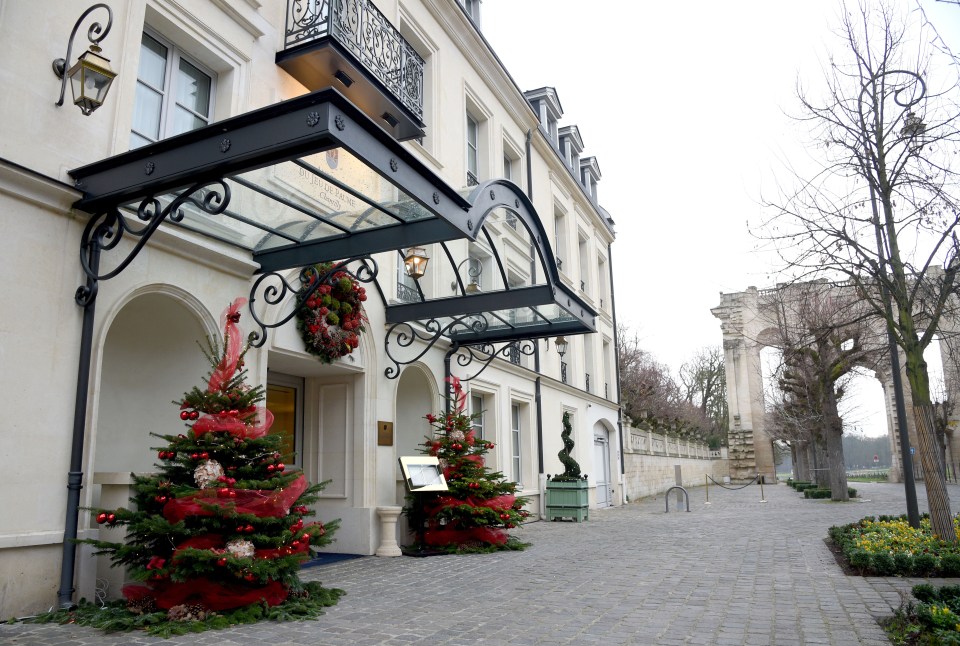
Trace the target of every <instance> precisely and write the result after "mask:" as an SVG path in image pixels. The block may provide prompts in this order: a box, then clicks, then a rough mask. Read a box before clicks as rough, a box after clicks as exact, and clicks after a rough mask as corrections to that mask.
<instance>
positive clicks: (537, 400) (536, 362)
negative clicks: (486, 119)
mask: <svg viewBox="0 0 960 646" xmlns="http://www.w3.org/2000/svg"><path fill="white" fill-rule="evenodd" d="M532 141H533V130H527V137H526V142H525V147H526V155H527V199H529V200H530V202H531V203H532V202H533V164H532V163H531V159H532V158H531V156H530V153H531V148H532V145H531V142H532ZM535 258H536V253H535V250H534V248H533V243H532V242H531V243H530V280H531V281H532V282H536V280H537V263H536V262H535V260H534V259H535ZM534 344H535V345H534V349H533V370H534V372H536V373H537V379H536V381H534V382H533V389H534V390H533V401H534V407H535V408H536V415H537V469H538V473H539V476H538V478H537V482H538V483H539V482H540V480H542V479H543V473H544V470H543V400H542V398H541V396H540V393H541V390H540V384H541V381H540V380H541V377H540V340H539V339H536V340H534ZM540 506H541V508H542V507H543V504H542V496H541V505H540Z"/></svg>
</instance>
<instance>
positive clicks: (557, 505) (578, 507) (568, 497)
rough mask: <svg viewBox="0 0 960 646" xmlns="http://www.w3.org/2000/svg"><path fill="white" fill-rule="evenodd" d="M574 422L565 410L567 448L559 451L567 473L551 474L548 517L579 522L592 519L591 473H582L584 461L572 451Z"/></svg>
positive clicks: (559, 456) (548, 488) (564, 444)
mask: <svg viewBox="0 0 960 646" xmlns="http://www.w3.org/2000/svg"><path fill="white" fill-rule="evenodd" d="M571 433H573V426H572V425H571V424H570V413H567V412H565V413H564V414H563V432H562V433H560V438H561V439H562V440H563V449H561V450H560V452H559V453H557V457H558V458H560V462H561V463H563V469H564V470H563V473H561V474H560V475H556V476H553V477H552V478H551V477H550V476H549V475H548V476H547V505H546V507H547V520H556V519H558V518H573V519H574V520H576V521H577V522H578V523H579V522H581V521H584V520H588V519H589V506H590V502H589V498H588V496H587V476H586V474H584V475H580V464H579V463H577V461H576V460H574V459H573V457H572V456H571V455H570V452H571V451H573V446H574V442H573V439H572V438H571V437H570V435H571Z"/></svg>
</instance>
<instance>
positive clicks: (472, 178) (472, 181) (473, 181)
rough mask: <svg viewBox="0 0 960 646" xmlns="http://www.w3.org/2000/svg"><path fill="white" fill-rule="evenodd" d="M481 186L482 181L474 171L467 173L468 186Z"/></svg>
mask: <svg viewBox="0 0 960 646" xmlns="http://www.w3.org/2000/svg"><path fill="white" fill-rule="evenodd" d="M479 184H480V180H479V179H477V176H476V175H475V174H474V173H473V171H469V170H468V171H467V186H478V185H479Z"/></svg>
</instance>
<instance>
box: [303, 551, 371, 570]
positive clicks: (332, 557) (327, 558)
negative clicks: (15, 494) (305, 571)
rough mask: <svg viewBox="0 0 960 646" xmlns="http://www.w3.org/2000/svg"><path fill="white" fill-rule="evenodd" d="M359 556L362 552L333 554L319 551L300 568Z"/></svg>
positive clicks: (328, 563)
mask: <svg viewBox="0 0 960 646" xmlns="http://www.w3.org/2000/svg"><path fill="white" fill-rule="evenodd" d="M361 556H363V554H334V553H332V552H329V553H328V552H320V553H319V554H317V555H316V557H314V558H312V559H310V560H309V561H307V562H306V563H304V564H303V565H301V566H300V568H301V569H302V568H308V567H317V566H318V565H330V564H331V563H339V562H340V561H349V560H350V559H358V558H360V557H361Z"/></svg>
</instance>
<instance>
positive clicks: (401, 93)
mask: <svg viewBox="0 0 960 646" xmlns="http://www.w3.org/2000/svg"><path fill="white" fill-rule="evenodd" d="M276 60H277V65H279V66H280V67H282V68H283V69H284V70H286V71H287V72H288V73H289V74H290V75H291V76H293V77H294V78H295V79H297V80H298V81H299V82H300V83H302V84H303V85H304V86H306V87H307V88H308V89H309V90H310V91H314V90H319V89H322V88H325V87H335V88H337V90H339V91H340V92H341V93H342V94H344V95H346V97H347V98H349V99H350V100H351V101H352V102H353V103H354V104H355V105H356V106H357V107H359V108H360V109H361V110H363V111H364V112H365V113H366V114H367V115H368V116H370V117H371V118H372V119H374V120H375V121H377V123H379V124H380V125H381V126H382V127H383V128H384V129H385V130H387V131H388V132H391V133H392V134H393V136H394V137H395V138H396V139H398V140H400V141H405V140H407V139H413V138H416V137H422V136H423V134H424V131H423V125H424V124H423V68H424V62H423V59H422V58H421V57H420V55H419V54H417V52H416V51H415V50H414V49H413V47H412V46H411V45H410V43H408V42H407V41H406V40H405V39H404V38H403V36H401V35H400V32H399V31H397V28H396V27H394V26H393V25H392V24H390V22H389V21H388V20H387V19H386V17H385V16H384V15H383V14H382V13H380V11H379V10H378V9H377V8H376V7H375V6H374V4H373V3H372V2H370V0H333V2H331V1H330V0H287V26H286V36H285V38H284V49H283V50H282V51H280V52H278V53H277V59H276Z"/></svg>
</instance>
